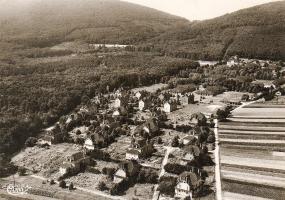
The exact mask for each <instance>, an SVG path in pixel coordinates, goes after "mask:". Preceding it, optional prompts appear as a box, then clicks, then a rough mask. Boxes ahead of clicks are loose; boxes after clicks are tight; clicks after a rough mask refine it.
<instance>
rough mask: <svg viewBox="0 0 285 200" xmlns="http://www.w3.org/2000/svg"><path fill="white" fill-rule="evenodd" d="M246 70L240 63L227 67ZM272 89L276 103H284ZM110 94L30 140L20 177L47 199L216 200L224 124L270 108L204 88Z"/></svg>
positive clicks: (251, 97)
mask: <svg viewBox="0 0 285 200" xmlns="http://www.w3.org/2000/svg"><path fill="white" fill-rule="evenodd" d="M244 62H246V61H244V60H243V61H242V62H241V61H240V60H239V59H238V58H236V57H233V58H231V59H229V61H228V62H227V65H228V67H231V66H234V65H242V63H244ZM256 82H258V81H256ZM264 83H265V82H263V83H262V84H263V87H264V88H266V89H270V90H272V91H274V96H275V98H276V97H277V98H278V97H280V96H281V95H282V94H281V92H280V91H279V90H276V87H275V85H273V84H272V83H271V84H269V85H268V84H264ZM258 84H260V83H259V82H258ZM106 91H107V92H106V93H104V94H103V93H98V94H97V95H96V96H95V97H94V98H92V99H88V98H87V97H86V101H85V104H82V105H80V107H78V108H77V109H76V110H75V111H74V112H73V113H71V114H69V115H66V116H62V117H61V118H60V120H59V121H58V122H57V123H56V124H55V125H54V126H52V127H49V128H47V129H45V130H43V132H42V133H41V134H40V136H39V137H38V138H34V137H31V138H29V139H28V140H27V141H26V147H27V148H26V149H24V150H23V151H22V152H20V153H19V154H18V155H16V156H15V157H14V158H13V159H12V162H13V163H15V165H17V166H18V167H19V170H18V171H19V172H18V173H19V175H20V174H21V175H26V176H27V175H29V176H32V177H34V178H38V179H40V180H42V182H41V186H39V190H40V191H45V192H42V193H43V194H45V195H43V196H52V197H56V196H54V195H55V194H57V192H55V191H58V190H66V189H64V188H69V190H70V191H73V192H74V193H76V191H80V190H82V191H83V192H87V193H88V192H92V193H93V195H95V196H103V197H106V198H110V199H116V198H117V197H118V199H120V198H122V199H154V200H157V199H172V198H178V199H197V198H199V199H205V200H207V199H214V198H215V195H216V188H215V182H216V180H215V178H216V177H215V162H214V161H215V154H214V151H215V141H216V138H215V134H214V128H215V123H216V121H217V120H216V119H218V120H220V121H222V120H225V119H226V118H227V117H229V116H230V113H231V111H232V110H234V109H235V108H237V107H240V106H241V105H244V104H246V103H247V102H251V101H254V102H259V103H265V99H264V98H261V97H262V95H263V94H262V93H250V92H235V91H225V92H222V93H219V94H215V93H213V92H212V91H210V90H208V89H207V88H205V87H204V86H203V85H200V86H199V87H198V88H196V89H195V90H194V91H191V92H188V91H182V92H181V91H178V90H177V89H175V88H174V89H173V87H170V86H169V85H168V84H164V83H159V84H155V85H151V86H146V87H140V88H134V89H130V88H123V87H120V88H117V89H116V90H114V91H110V90H109V88H108V87H107V88H106ZM281 100H282V98H281ZM55 183H57V184H58V186H54V185H55ZM38 185H39V184H38ZM49 187H53V190H54V191H53V190H52V191H53V192H50V193H49V192H48V190H49V189H48V188H49ZM61 188H62V189H61ZM36 193H37V192H36ZM38 193H39V192H38ZM96 198H97V197H96ZM98 198H99V197H98Z"/></svg>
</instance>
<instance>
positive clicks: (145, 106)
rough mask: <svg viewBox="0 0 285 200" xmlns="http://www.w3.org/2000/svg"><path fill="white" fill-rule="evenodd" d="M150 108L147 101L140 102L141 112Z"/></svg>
mask: <svg viewBox="0 0 285 200" xmlns="http://www.w3.org/2000/svg"><path fill="white" fill-rule="evenodd" d="M148 106H149V102H148V101H146V100H140V101H139V110H140V111H143V110H145V109H147V108H148Z"/></svg>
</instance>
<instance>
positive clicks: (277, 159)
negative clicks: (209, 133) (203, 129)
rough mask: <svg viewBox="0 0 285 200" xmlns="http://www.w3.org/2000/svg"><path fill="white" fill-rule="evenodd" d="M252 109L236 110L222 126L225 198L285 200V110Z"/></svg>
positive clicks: (258, 107) (221, 139)
mask: <svg viewBox="0 0 285 200" xmlns="http://www.w3.org/2000/svg"><path fill="white" fill-rule="evenodd" d="M254 105H259V104H256V103H254ZM266 105H268V104H266ZM251 106H252V105H251V104H249V105H246V106H244V107H241V108H239V109H236V110H234V111H233V112H232V115H233V116H232V117H231V118H229V121H228V122H222V123H221V124H220V126H219V128H220V130H219V135H220V141H221V163H222V172H221V173H222V177H223V178H222V179H223V181H222V184H223V189H224V191H225V192H226V193H225V196H227V195H228V196H229V199H234V198H238V199H240V198H241V199H258V198H259V197H262V198H266V199H284V198H285V185H284V183H285V167H284V166H285V157H284V156H283V154H282V153H281V152H280V151H284V150H285V148H284V147H285V137H284V136H285V127H284V122H285V109H282V108H281V107H274V108H273V107H272V106H270V105H268V106H265V104H264V105H263V104H262V106H257V107H254V106H252V107H251ZM274 152H277V153H274ZM241 191H242V192H241ZM227 192H230V193H227ZM232 193H233V194H232ZM241 193H242V194H241ZM240 195H241V196H240ZM243 195H249V196H248V197H247V196H243Z"/></svg>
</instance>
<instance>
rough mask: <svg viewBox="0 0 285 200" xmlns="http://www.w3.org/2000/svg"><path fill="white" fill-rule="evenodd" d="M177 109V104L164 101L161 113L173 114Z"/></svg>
mask: <svg viewBox="0 0 285 200" xmlns="http://www.w3.org/2000/svg"><path fill="white" fill-rule="evenodd" d="M176 109H177V102H176V101H166V102H165V103H164V104H163V111H164V112H166V113H170V112H173V111H175V110H176Z"/></svg>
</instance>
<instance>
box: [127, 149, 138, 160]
mask: <svg viewBox="0 0 285 200" xmlns="http://www.w3.org/2000/svg"><path fill="white" fill-rule="evenodd" d="M140 153H141V152H140V150H138V149H128V150H127V152H126V160H138V159H139V157H140Z"/></svg>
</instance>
